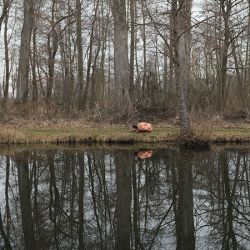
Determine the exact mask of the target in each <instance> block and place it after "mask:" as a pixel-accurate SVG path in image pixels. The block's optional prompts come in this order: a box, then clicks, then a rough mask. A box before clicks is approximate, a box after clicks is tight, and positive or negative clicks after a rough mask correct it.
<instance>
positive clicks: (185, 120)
mask: <svg viewBox="0 0 250 250" xmlns="http://www.w3.org/2000/svg"><path fill="white" fill-rule="evenodd" d="M178 2H179V9H177V8H178V4H177V0H173V10H172V11H173V12H174V13H173V15H174V20H173V24H174V29H175V31H174V50H175V81H176V82H175V83H176V90H177V95H178V108H179V118H180V134H181V136H186V135H189V134H191V126H190V120H189V114H188V110H187V86H188V84H189V82H190V50H191V31H190V29H191V7H192V0H179V1H178Z"/></svg>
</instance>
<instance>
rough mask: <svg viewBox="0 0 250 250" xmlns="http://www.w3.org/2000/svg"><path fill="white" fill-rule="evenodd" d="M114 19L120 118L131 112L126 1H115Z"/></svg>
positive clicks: (117, 95) (117, 105)
mask: <svg viewBox="0 0 250 250" xmlns="http://www.w3.org/2000/svg"><path fill="white" fill-rule="evenodd" d="M112 13H113V17H114V54H115V65H114V66H115V87H116V91H117V92H116V97H115V105H116V110H117V111H118V112H119V113H120V116H121V117H122V116H127V115H128V113H129V111H130V110H131V101H130V95H129V76H130V72H129V61H128V25H127V21H126V4H125V0H121V1H117V0H113V5H112Z"/></svg>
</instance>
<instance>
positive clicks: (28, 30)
mask: <svg viewBox="0 0 250 250" xmlns="http://www.w3.org/2000/svg"><path fill="white" fill-rule="evenodd" d="M33 5H34V3H33V0H23V6H24V20H23V28H22V33H21V45H20V54H19V66H18V79H17V96H16V99H17V101H23V102H24V103H27V102H28V95H29V66H30V62H29V59H30V41H31V34H32V28H33V20H34V6H33Z"/></svg>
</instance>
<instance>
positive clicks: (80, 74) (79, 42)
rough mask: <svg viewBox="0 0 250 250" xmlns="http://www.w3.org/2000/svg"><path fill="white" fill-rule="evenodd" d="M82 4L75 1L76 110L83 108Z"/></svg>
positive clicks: (79, 1) (78, 0)
mask: <svg viewBox="0 0 250 250" xmlns="http://www.w3.org/2000/svg"><path fill="white" fill-rule="evenodd" d="M81 16H82V4H81V0H76V32H77V37H76V43H77V67H78V72H77V84H78V87H79V94H78V109H82V108H83V48H82V19H81Z"/></svg>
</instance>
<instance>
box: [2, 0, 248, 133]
mask: <svg viewBox="0 0 250 250" xmlns="http://www.w3.org/2000/svg"><path fill="white" fill-rule="evenodd" d="M0 30H1V37H0V39H1V43H0V57H1V64H0V97H1V103H2V105H1V106H2V110H1V112H2V113H7V112H8V107H10V105H13V104H14V103H15V104H16V105H18V106H19V107H20V106H22V105H26V106H27V104H28V107H29V108H30V107H31V106H32V105H33V104H34V105H33V106H34V107H35V109H36V108H37V107H41V106H44V107H45V110H46V112H49V110H51V107H54V108H55V109H56V110H60V111H61V112H63V113H65V114H71V113H76V112H80V111H81V112H83V113H86V114H93V113H98V114H100V116H101V117H104V116H105V115H110V116H114V117H116V118H122V117H128V118H129V117H130V116H132V114H134V113H136V112H137V113H139V114H140V113H143V114H147V115H148V116H149V117H150V116H155V115H158V116H159V117H162V118H169V117H172V116H175V115H177V114H179V117H180V121H181V123H180V124H181V130H182V131H183V132H185V133H186V132H188V131H190V124H189V123H190V122H189V114H190V113H191V114H199V113H203V115H209V114H211V113H213V114H217V115H224V114H228V113H239V112H241V114H245V115H248V114H249V108H250V104H249V103H250V48H249V44H250V2H249V1H246V0H227V1H224V0H206V1H192V0H171V1H170V0H169V1H167V0H150V1H148V0H139V1H135V0H123V1H115V0H113V1H112V0H95V1H90V0H50V1H48V0H40V1H34V0H23V1H20V0H4V1H2V2H1V5H0ZM37 103H39V105H37ZM34 107H33V108H34Z"/></svg>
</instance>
